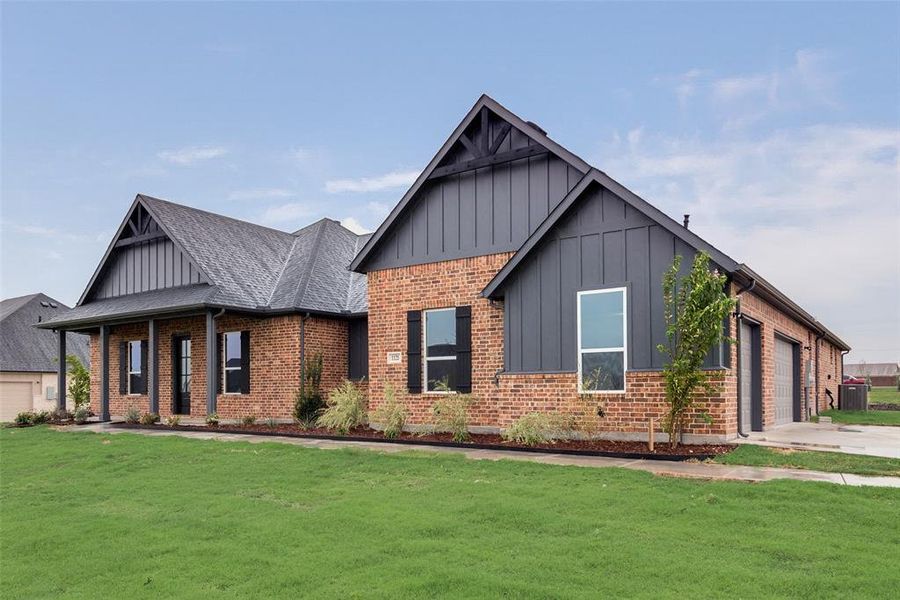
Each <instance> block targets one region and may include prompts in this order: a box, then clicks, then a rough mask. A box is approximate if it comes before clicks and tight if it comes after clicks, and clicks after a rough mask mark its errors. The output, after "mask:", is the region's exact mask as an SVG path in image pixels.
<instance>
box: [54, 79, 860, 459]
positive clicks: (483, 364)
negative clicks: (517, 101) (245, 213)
mask: <svg viewBox="0 0 900 600" xmlns="http://www.w3.org/2000/svg"><path fill="white" fill-rule="evenodd" d="M699 251H704V252H706V253H708V254H709V256H710V257H711V259H712V262H713V263H714V266H715V267H716V268H717V269H719V270H720V271H721V272H723V273H725V274H727V276H728V291H729V293H731V294H733V295H734V296H736V297H738V299H739V308H738V310H737V311H735V314H734V315H733V317H732V318H730V319H729V320H728V322H727V323H723V327H725V328H727V332H728V333H729V335H731V336H732V337H734V338H736V339H737V340H738V342H737V345H736V346H735V348H732V346H731V345H730V344H724V343H723V344H722V345H721V346H720V347H717V348H712V349H711V350H710V353H709V356H708V359H707V365H706V367H707V368H708V369H709V370H710V371H711V373H712V375H713V378H714V380H715V381H716V384H717V389H718V391H717V393H715V394H713V395H711V396H710V397H708V398H705V399H704V400H703V402H702V403H701V406H700V407H699V408H698V415H697V418H696V419H695V422H693V423H692V425H691V426H690V429H689V436H687V439H689V440H696V441H700V440H722V439H728V438H733V437H735V436H736V435H737V434H738V432H749V431H751V430H762V429H765V428H770V427H774V426H777V425H780V424H783V423H788V422H793V421H801V420H805V419H808V418H809V416H810V415H811V414H815V413H816V412H817V411H819V410H821V409H824V408H825V407H827V404H828V394H836V392H837V385H838V383H839V379H840V374H841V363H842V351H846V350H848V349H849V347H848V346H847V344H846V343H845V342H843V341H841V340H840V339H839V338H838V337H837V336H836V335H834V334H833V333H832V332H831V331H829V330H828V329H827V328H826V327H825V326H824V325H822V324H821V323H819V322H818V321H817V320H816V319H815V318H814V317H812V316H811V315H810V314H809V313H807V312H806V311H805V310H803V309H802V308H801V307H799V306H798V305H797V304H796V303H794V302H793V301H791V300H790V299H789V298H787V297H786V296H785V295H784V294H783V293H781V292H780V291H778V290H777V289H776V288H775V287H774V286H772V285H771V284H770V283H769V282H767V281H766V280H765V279H763V278H762V277H760V276H759V275H758V274H756V273H755V272H754V271H752V270H751V269H750V268H749V267H747V266H746V265H744V264H741V263H738V262H736V261H735V260H733V259H732V258H730V257H729V256H727V255H725V254H724V253H722V252H721V251H719V250H718V249H716V248H714V247H713V246H711V245H710V244H708V243H707V242H705V241H704V240H703V239H701V238H700V237H699V236H697V235H696V234H695V233H694V232H692V231H690V230H689V229H688V228H687V227H686V226H683V225H682V224H680V223H677V222H676V221H674V220H672V219H671V218H670V217H668V216H666V215H665V214H663V213H662V212H660V211H659V210H658V209H656V208H654V207H653V206H652V205H650V204H649V203H648V202H646V201H645V200H643V199H641V198H639V197H638V196H637V195H635V194H634V193H633V192H631V191H629V190H628V189H626V188H625V187H624V186H622V185H621V184H620V183H618V182H616V181H615V180H613V179H612V178H610V177H609V176H608V175H606V174H605V173H603V172H601V171H599V170H597V169H596V168H594V167H592V166H591V165H589V164H588V163H586V162H585V161H584V160H582V159H581V158H579V157H578V156H576V155H575V154H573V153H572V152H570V151H569V150H567V149H565V148H563V147H562V146H561V145H559V144H558V143H556V142H555V141H553V140H552V139H550V138H549V137H548V135H547V134H546V132H544V131H543V130H542V129H541V128H540V127H538V126H537V125H535V124H534V123H531V122H528V121H524V120H523V119H521V118H519V117H518V116H516V115H514V114H513V113H511V112H510V111H509V110H507V109H506V108H504V107H503V106H501V105H500V104H499V103H497V102H496V101H494V100H493V99H491V98H489V97H487V96H482V97H481V98H480V99H479V100H478V101H477V102H476V104H475V105H474V106H473V107H472V109H471V110H470V111H469V112H468V114H467V115H466V116H465V118H464V119H463V120H462V122H461V123H460V124H459V125H458V126H457V127H456V129H455V130H454V131H453V132H452V133H451V134H450V137H449V138H448V140H447V141H446V142H445V143H444V145H443V146H442V147H441V148H440V149H439V150H438V152H437V154H436V155H435V156H434V157H433V158H432V159H431V161H430V162H429V163H428V165H427V167H426V168H425V169H424V170H423V171H422V173H421V174H420V175H419V177H418V179H417V180H416V181H415V182H414V184H413V185H412V187H411V188H410V189H409V190H408V191H407V192H406V194H404V196H403V197H402V198H401V199H400V201H399V202H398V204H397V205H396V206H395V207H394V209H393V210H392V211H391V213H390V214H389V215H388V217H387V219H386V220H385V221H384V222H383V223H382V224H381V226H380V227H379V228H378V230H377V231H376V232H375V233H374V234H372V235H371V236H357V235H355V234H353V233H352V232H350V231H347V230H346V229H344V228H342V227H341V226H340V225H339V224H338V223H336V222H333V221H328V220H323V221H319V222H317V223H315V224H313V225H310V226H309V227H307V228H304V229H301V230H300V231H297V232H294V233H286V232H281V231H275V230H272V229H268V228H265V227H260V226H258V225H252V224H249V223H244V222H241V221H237V220H235V219H229V218H227V217H223V216H219V215H213V214H210V213H207V212H204V211H200V210H197V209H192V208H188V207H185V206H180V205H177V204H172V203H169V202H165V201H162V200H157V199H154V198H150V197H147V196H143V195H139V196H138V197H137V198H136V200H135V201H134V203H133V204H132V206H131V208H130V209H129V211H128V213H127V215H126V218H125V220H124V221H123V223H122V226H121V227H120V228H119V231H118V232H117V234H116V236H115V238H114V239H113V241H112V243H111V245H110V247H109V250H108V251H107V253H106V255H105V256H104V258H103V260H102V261H101V263H100V265H98V267H97V271H96V273H95V275H94V277H93V278H92V279H91V281H90V283H89V284H88V286H87V289H86V290H85V292H84V294H83V296H82V298H81V299H80V300H79V303H78V306H77V307H76V308H75V309H74V310H73V312H72V313H71V314H70V315H67V316H66V317H65V318H62V319H58V320H55V321H53V322H51V323H47V324H44V326H45V327H53V328H56V329H58V330H60V331H75V330H78V331H87V332H89V333H90V334H91V339H92V344H91V351H92V356H93V358H94V360H93V361H92V364H93V365H95V368H94V370H93V371H92V373H93V374H94V378H95V380H96V386H95V387H96V389H97V391H96V392H94V393H93V401H95V402H96V403H97V406H98V408H99V412H101V414H103V415H104V416H108V415H109V414H110V413H112V414H119V415H120V414H122V411H123V410H125V409H126V408H127V407H128V406H129V405H135V406H137V407H139V408H140V409H142V410H145V409H146V410H152V411H158V412H160V413H162V414H166V413H167V412H178V413H182V414H187V413H188V412H190V414H192V415H202V414H205V413H209V412H214V411H215V412H218V414H219V415H220V416H222V417H231V418H236V417H239V416H242V415H244V414H250V413H253V414H255V415H256V416H271V417H277V418H285V417H288V416H289V415H290V412H291V404H292V402H291V397H292V394H293V392H294V391H295V390H296V389H297V388H298V386H299V383H300V372H301V369H302V364H303V361H304V360H305V358H304V357H307V356H309V354H310V352H320V353H322V354H323V355H324V357H325V371H326V376H325V377H324V378H323V382H324V385H323V387H325V388H326V390H327V389H329V388H330V387H332V386H333V385H335V384H336V383H337V381H338V380H339V379H342V378H346V377H349V378H351V379H360V380H362V378H365V382H366V383H365V384H364V385H365V386H366V387H367V391H368V394H369V401H370V405H371V406H377V405H378V403H379V402H381V401H383V398H384V392H385V389H386V387H387V386H388V385H390V386H391V387H393V388H394V389H398V390H399V389H402V390H406V391H407V392H408V395H407V396H406V399H405V402H406V403H407V407H408V409H409V411H410V419H409V422H410V424H411V425H412V426H416V425H423V424H427V423H428V422H429V420H430V418H431V417H430V416H431V410H430V409H431V406H432V405H433V402H434V400H435V399H436V398H438V397H440V394H443V393H447V391H446V390H447V388H449V390H450V393H453V392H460V393H472V395H473V396H474V398H475V400H474V402H473V403H472V405H471V407H470V422H471V425H472V426H473V428H480V429H485V430H497V429H502V428H504V427H506V426H508V425H509V424H510V423H512V422H513V421H514V420H515V419H516V418H518V417H519V416H521V415H523V414H526V413H528V412H534V411H558V412H565V413H569V414H571V415H572V416H573V417H575V418H576V419H577V420H580V421H582V422H583V423H585V424H589V425H590V427H591V429H592V430H593V431H597V432H600V433H601V434H602V435H605V436H607V437H612V438H622V439H629V438H642V437H644V436H646V431H647V426H648V425H647V423H648V419H649V418H651V417H654V418H655V419H656V421H657V422H658V421H659V418H660V417H661V415H662V414H663V412H664V408H665V399H664V394H663V381H662V374H661V370H662V367H663V357H662V356H661V355H660V353H659V352H658V351H657V350H656V344H658V343H661V342H663V341H664V339H665V327H664V317H663V306H662V288H661V286H662V275H663V272H664V271H665V270H666V268H667V267H669V265H670V264H671V263H672V261H673V258H674V257H675V255H681V256H682V257H684V259H685V260H684V263H683V268H684V269H685V271H686V270H687V269H689V267H690V261H691V259H692V258H693V256H694V255H695V254H696V253H697V252H699ZM63 337H64V336H63ZM192 344H193V347H192ZM117 348H118V351H117ZM116 373H118V377H116ZM185 373H188V375H187V381H186V380H185V379H184V377H185ZM191 373H193V377H191ZM110 379H112V381H113V384H112V385H111V384H110ZM214 381H215V383H212V382H214ZM116 382H117V383H118V388H117V387H116V385H115V384H116ZM207 382H209V385H207ZM188 390H189V392H190V394H191V396H190V398H191V400H187V401H186V400H184V399H182V396H183V394H184V393H185V392H186V391H188ZM700 411H703V412H706V413H708V414H709V415H710V416H712V422H711V423H708V422H707V420H705V419H702V418H700V415H699V412H700Z"/></svg>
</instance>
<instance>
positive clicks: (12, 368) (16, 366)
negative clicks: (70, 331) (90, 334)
mask: <svg viewBox="0 0 900 600" xmlns="http://www.w3.org/2000/svg"><path fill="white" fill-rule="evenodd" d="M68 310H69V307H68V306H66V305H65V304H63V303H61V302H59V301H58V300H54V299H53V298H51V297H49V296H47V295H45V294H31V295H28V296H20V297H18V298H9V299H7V300H3V301H2V302H0V421H12V420H13V419H14V418H15V417H16V415H17V414H19V413H20V412H24V411H28V410H53V408H55V407H56V400H57V391H58V389H59V380H58V372H59V357H58V356H57V351H58V349H59V348H58V345H57V339H56V336H55V335H53V332H51V331H47V330H44V329H38V328H36V327H35V325H37V324H38V323H41V322H42V321H47V320H48V319H52V318H56V317H59V316H61V315H63V314H65V313H66V311H68ZM67 350H68V353H69V354H74V355H75V356H77V357H78V359H79V360H81V362H83V363H84V365H85V366H88V357H89V352H88V338H87V337H86V336H83V335H74V336H72V337H71V341H70V344H69V346H68V348H67ZM69 407H70V408H72V405H71V403H70V404H69Z"/></svg>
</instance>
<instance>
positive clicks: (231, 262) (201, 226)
mask: <svg viewBox="0 0 900 600" xmlns="http://www.w3.org/2000/svg"><path fill="white" fill-rule="evenodd" d="M137 200H138V202H140V203H142V204H143V205H144V206H145V207H146V208H147V211H148V212H149V213H150V214H151V215H152V216H153V218H154V219H156V221H157V222H158V223H159V225H160V227H161V228H162V229H163V230H164V231H165V232H166V233H167V235H169V236H170V237H172V241H173V242H175V243H177V244H178V245H180V246H181V247H182V248H183V249H184V251H185V252H186V253H187V254H188V255H189V256H190V258H191V259H192V260H193V261H194V262H195V263H196V266H197V267H198V268H199V269H200V270H201V271H202V272H203V273H204V274H205V275H206V277H207V278H208V279H209V284H205V283H203V284H197V285H189V286H182V287H175V288H169V289H165V290H158V291H152V292H142V293H137V294H131V295H127V296H119V297H116V298H107V299H102V300H95V301H85V302H84V303H83V304H81V305H79V306H77V307H75V308H74V309H72V310H71V311H70V312H69V313H67V314H66V315H65V316H61V317H60V318H58V319H54V320H52V321H49V322H47V323H45V324H44V325H45V326H48V325H60V324H63V323H65V324H74V323H76V322H78V323H79V324H84V323H88V322H91V321H92V320H93V321H94V322H98V321H100V320H103V319H106V318H111V317H122V316H126V315H127V316H137V315H149V314H153V313H154V312H171V311H175V310H178V309H187V308H198V307H201V306H208V307H224V308H231V309H238V310H250V311H278V312H283V311H297V312H305V311H309V312H317V313H329V314H339V315H346V314H358V313H363V312H366V311H367V310H368V297H367V293H366V277H365V275H360V274H358V273H352V272H350V271H349V270H348V269H347V266H348V265H349V264H350V261H352V260H353V257H354V256H355V255H356V252H357V251H358V250H359V249H360V248H362V246H363V244H364V243H365V241H366V240H368V238H369V235H368V234H367V235H362V236H360V235H357V234H355V233H353V232H352V231H350V230H349V229H347V228H345V227H343V226H342V225H341V224H340V223H338V222H337V221H334V220H332V219H321V220H319V221H316V222H315V223H313V224H311V225H308V226H307V227H304V228H303V229H300V230H298V231H295V232H294V233H288V232H286V231H279V230H277V229H271V228H269V227H263V226H262V225H256V224H253V223H248V222H246V221H241V220H238V219H233V218H231V217H225V216H222V215H217V214H215V213H211V212H207V211H204V210H200V209H196V208H191V207H189V206H184V205H181V204H175V203H174V202H169V201H167V200H161V199H159V198H153V197H151V196H145V195H139V196H138V198H137ZM126 218H127V217H126Z"/></svg>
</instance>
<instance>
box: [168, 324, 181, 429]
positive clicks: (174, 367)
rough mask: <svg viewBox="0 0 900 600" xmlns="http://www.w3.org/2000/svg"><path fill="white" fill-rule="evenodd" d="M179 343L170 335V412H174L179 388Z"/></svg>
mask: <svg viewBox="0 0 900 600" xmlns="http://www.w3.org/2000/svg"><path fill="white" fill-rule="evenodd" d="M180 344H181V341H180V340H179V339H178V338H177V337H175V336H172V359H171V360H172V362H171V363H169V364H171V365H172V413H175V402H176V398H177V397H178V390H180V389H181V387H180V383H181V382H180V381H178V374H179V373H180V372H181V365H180V364H179V363H178V350H179V348H178V346H179V345H180Z"/></svg>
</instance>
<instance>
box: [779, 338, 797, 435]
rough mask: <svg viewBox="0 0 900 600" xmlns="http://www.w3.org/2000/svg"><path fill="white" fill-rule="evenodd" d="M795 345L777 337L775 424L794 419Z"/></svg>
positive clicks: (782, 423)
mask: <svg viewBox="0 0 900 600" xmlns="http://www.w3.org/2000/svg"><path fill="white" fill-rule="evenodd" d="M794 385H795V382H794V345H793V344H792V343H790V342H786V341H784V340H782V339H781V338H775V425H784V424H785V423H791V422H792V421H793V420H794Z"/></svg>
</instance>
